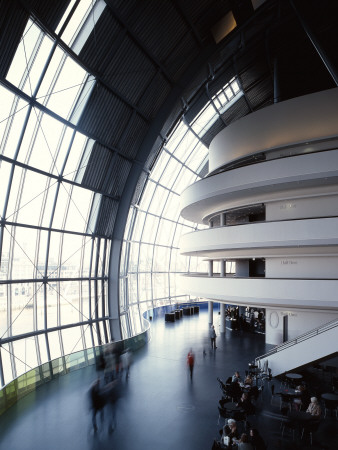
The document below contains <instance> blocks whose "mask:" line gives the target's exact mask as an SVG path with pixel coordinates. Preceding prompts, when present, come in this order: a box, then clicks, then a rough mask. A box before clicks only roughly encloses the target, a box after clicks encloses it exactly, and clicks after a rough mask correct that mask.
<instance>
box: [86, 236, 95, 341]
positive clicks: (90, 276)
mask: <svg viewBox="0 0 338 450" xmlns="http://www.w3.org/2000/svg"><path fill="white" fill-rule="evenodd" d="M94 245H95V238H94V237H93V238H92V245H91V250H90V261H89V278H88V285H89V291H88V308H89V311H88V313H89V317H90V319H93V312H92V309H93V308H92V270H93V254H94ZM89 328H90V335H91V338H92V346H93V347H94V344H95V341H94V335H93V325H92V324H90V327H89Z"/></svg>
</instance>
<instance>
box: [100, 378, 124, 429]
mask: <svg viewBox="0 0 338 450" xmlns="http://www.w3.org/2000/svg"><path fill="white" fill-rule="evenodd" d="M121 394H122V386H121V381H120V379H119V378H117V379H115V380H113V381H111V382H110V383H108V384H106V385H105V386H104V387H103V389H102V396H103V398H104V404H105V406H106V409H107V413H108V414H107V415H108V432H109V433H112V432H113V431H114V430H115V428H116V409H117V402H118V399H119V398H120V397H121Z"/></svg>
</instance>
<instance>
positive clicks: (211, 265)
mask: <svg viewBox="0 0 338 450" xmlns="http://www.w3.org/2000/svg"><path fill="white" fill-rule="evenodd" d="M208 263H209V273H208V275H209V277H212V276H213V274H214V262H213V260H212V259H211V260H209V261H208Z"/></svg>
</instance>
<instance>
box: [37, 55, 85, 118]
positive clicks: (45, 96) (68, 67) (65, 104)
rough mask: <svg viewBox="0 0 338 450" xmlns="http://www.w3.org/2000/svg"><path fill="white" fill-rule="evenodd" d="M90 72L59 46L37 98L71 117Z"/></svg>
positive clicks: (59, 113)
mask: <svg viewBox="0 0 338 450" xmlns="http://www.w3.org/2000/svg"><path fill="white" fill-rule="evenodd" d="M87 77H88V74H87V72H86V71H85V70H84V69H83V68H82V67H81V66H80V65H79V64H77V63H76V62H75V61H74V60H73V59H72V58H70V57H69V56H67V54H66V53H64V51H63V50H62V49H61V48H57V49H56V50H55V52H54V54H53V57H52V60H51V62H50V63H49V66H48V69H47V72H46V74H45V76H44V79H43V81H42V83H41V86H40V89H39V91H38V95H37V100H38V101H39V102H41V103H43V104H44V105H45V106H47V107H48V108H49V109H50V110H52V111H53V112H54V113H56V114H58V115H59V116H61V117H63V118H64V119H68V118H70V115H71V113H72V111H73V109H74V107H75V104H76V100H77V98H78V96H79V95H80V93H81V90H82V87H83V85H84V84H85V83H86V80H87Z"/></svg>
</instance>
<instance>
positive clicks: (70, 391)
mask: <svg viewBox="0 0 338 450" xmlns="http://www.w3.org/2000/svg"><path fill="white" fill-rule="evenodd" d="M218 321H219V315H218V314H217V312H215V314H214V323H215V328H216V331H217V334H218V338H217V349H216V350H211V348H210V340H209V337H208V328H209V326H208V315H207V312H206V311H203V310H201V311H200V313H199V314H198V315H197V314H196V315H194V316H190V317H189V316H188V317H187V316H184V317H183V318H182V319H181V320H179V321H176V322H175V323H165V321H164V317H159V318H157V319H156V320H154V321H153V323H152V338H151V341H150V342H149V344H148V345H147V346H146V347H145V348H143V349H141V350H139V351H138V352H137V353H135V354H134V358H133V364H132V366H131V371H130V377H129V379H128V380H127V381H126V380H125V378H123V395H122V397H121V398H120V400H119V403H118V405H117V415H116V419H117V425H116V428H115V430H114V431H113V432H112V433H109V431H108V417H107V414H106V417H105V418H104V420H103V422H101V421H100V418H98V432H97V433H94V431H93V428H92V424H91V413H90V409H89V402H88V390H89V387H90V385H91V383H92V382H93V381H94V380H95V379H96V378H97V376H98V373H97V372H96V371H95V368H94V367H89V368H86V369H83V370H79V371H76V372H74V373H72V374H69V375H66V376H63V377H60V378H59V379H57V380H54V381H52V382H50V383H49V384H47V385H45V386H41V387H40V388H39V389H38V390H37V391H36V392H35V393H33V394H30V395H28V396H27V397H25V398H24V399H23V400H21V401H20V402H19V403H18V404H16V405H15V406H13V407H12V408H11V409H10V410H9V411H8V412H7V413H6V414H4V415H3V416H1V417H0V449H1V450H2V449H6V450H31V449H34V450H40V449H41V450H42V449H43V450H54V449H55V450H56V449H58V450H60V449H61V450H68V449H69V450H77V449H81V450H87V449H91V450H94V449H98V450H99V449H103V450H105V449H118V450H131V449H137V450H152V449H161V450H167V449H179V450H180V449H182V450H183V449H184V450H209V449H211V447H212V443H213V439H214V438H218V436H219V435H218V430H219V429H220V428H221V424H222V420H223V419H221V422H220V423H221V424H218V409H217V406H218V401H219V399H220V398H221V390H220V388H219V384H218V382H217V377H220V378H221V379H223V380H225V379H226V378H227V377H228V376H229V375H232V374H233V372H234V370H239V371H240V372H241V373H242V374H244V371H245V370H246V369H247V368H248V362H250V361H252V360H253V358H254V357H255V356H257V355H260V354H263V353H264V352H265V351H266V350H268V349H269V348H270V347H271V346H267V345H266V344H265V342H264V336H263V335H256V334H251V333H243V332H239V331H231V330H228V329H227V330H226V333H225V335H223V336H220V334H219V326H218ZM190 348H192V349H193V350H194V352H195V355H196V364H195V369H194V374H193V380H192V382H191V381H190V378H189V376H188V371H187V366H186V355H187V353H188V351H189V350H190ZM203 351H205V354H204V352H203ZM274 382H275V384H276V386H279V381H277V380H274ZM250 422H251V424H253V425H255V426H256V427H257V428H258V429H259V430H260V432H261V434H262V435H263V436H264V438H265V440H266V441H267V443H268V448H269V450H273V449H300V448H304V449H305V448H312V449H317V448H318V449H322V448H323V449H324V448H326V449H331V448H332V449H337V448H338V445H337V443H338V433H337V425H338V421H337V420H336V418H335V417H328V418H327V419H325V420H324V421H323V423H322V424H321V426H320V428H319V429H318V432H317V433H316V434H315V435H314V436H313V439H314V442H313V446H312V447H311V446H310V440H309V437H308V436H306V437H305V438H303V439H300V435H299V433H296V435H295V437H294V438H293V436H292V433H291V432H289V431H286V432H285V435H284V437H283V438H282V437H281V429H280V423H281V414H280V409H279V405H278V404H276V405H274V404H272V405H271V395H270V386H269V385H268V384H267V383H266V385H265V386H264V389H263V395H262V396H261V398H259V399H258V401H257V414H256V416H253V417H252V420H251V419H250Z"/></svg>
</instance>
